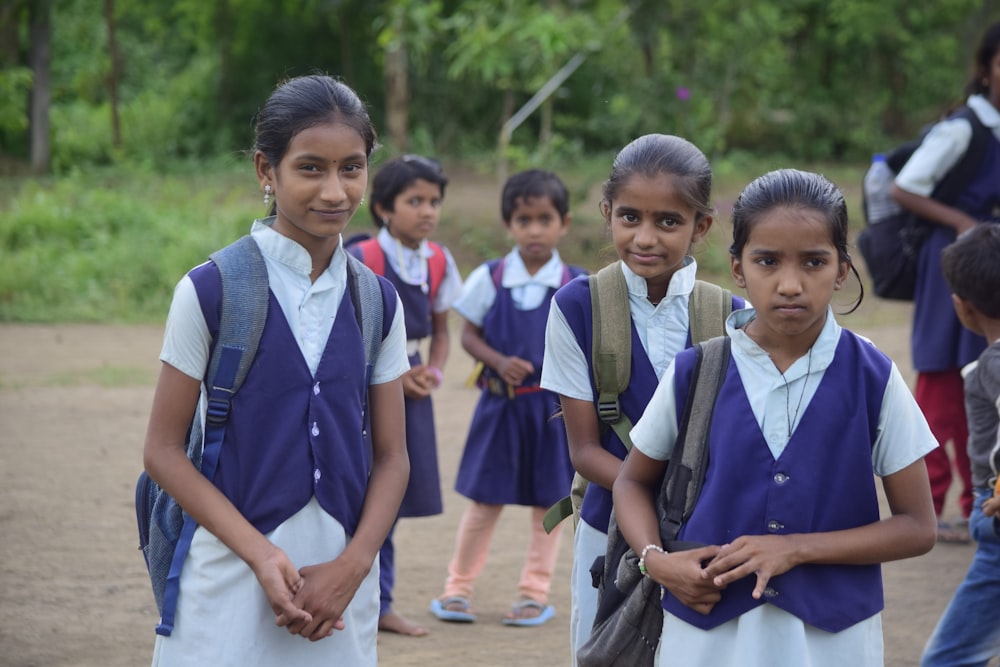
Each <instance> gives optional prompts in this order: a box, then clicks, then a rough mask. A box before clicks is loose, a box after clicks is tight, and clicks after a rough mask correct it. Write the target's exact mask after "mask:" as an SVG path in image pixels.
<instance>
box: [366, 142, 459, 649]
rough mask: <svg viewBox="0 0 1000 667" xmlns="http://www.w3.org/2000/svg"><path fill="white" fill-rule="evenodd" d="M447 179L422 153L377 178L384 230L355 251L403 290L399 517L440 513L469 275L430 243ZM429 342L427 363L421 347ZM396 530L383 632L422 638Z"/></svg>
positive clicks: (385, 578)
mask: <svg viewBox="0 0 1000 667" xmlns="http://www.w3.org/2000/svg"><path fill="white" fill-rule="evenodd" d="M447 184H448V179H447V178H446V177H445V174H444V171H443V170H442V169H441V165H440V164H439V163H438V162H437V161H436V160H432V159H430V158H426V157H423V156H421V155H404V156H402V157H399V158H396V159H394V160H390V161H388V162H386V163H385V164H384V165H382V167H381V168H380V169H379V170H378V173H376V174H375V178H374V179H372V188H371V192H370V193H369V202H370V203H369V210H370V211H371V215H372V220H373V221H374V222H375V225H376V226H377V227H379V232H378V235H377V236H376V237H375V238H372V239H367V240H364V241H360V242H358V243H354V244H352V243H351V242H350V241H348V246H349V247H348V251H349V252H351V253H352V254H354V255H355V256H356V257H358V258H359V259H361V260H362V261H363V262H364V263H365V264H366V265H367V266H368V267H369V268H371V269H372V270H373V271H375V273H377V274H379V275H384V276H385V277H386V278H388V279H389V281H390V282H391V283H392V284H393V286H394V287H395V288H396V292H397V293H398V294H399V296H400V299H401V300H402V302H403V313H404V315H405V322H406V337H407V342H406V344H407V354H408V355H409V360H410V370H408V371H407V372H406V373H405V374H404V375H403V395H404V396H405V399H406V450H407V453H408V454H409V458H410V479H409V483H408V484H407V487H406V495H405V496H403V503H402V505H401V506H400V508H399V516H400V517H418V516H433V515H435V514H440V513H441V511H442V506H441V478H440V474H439V472H438V458H437V437H436V434H435V429H434V406H433V405H432V403H431V393H432V392H433V391H434V390H435V389H437V387H438V386H439V385H440V384H441V373H442V370H443V369H444V365H445V361H446V360H447V358H448V350H449V344H450V339H449V334H448V311H449V310H450V308H451V306H452V303H453V302H454V301H455V299H456V298H458V295H459V293H460V292H461V290H462V278H461V276H460V275H459V273H458V268H457V267H456V266H455V260H454V259H453V258H452V256H451V253H450V252H449V251H448V249H447V248H445V247H444V246H441V245H439V244H437V243H434V242H432V241H430V240H429V237H430V236H432V235H433V233H434V230H435V229H437V226H438V223H439V222H440V219H441V204H442V202H443V200H444V190H445V186H446V185H447ZM428 339H429V341H430V342H429V345H428V359H427V363H426V364H425V363H424V362H423V359H422V357H421V350H420V348H421V346H422V345H423V344H424V342H425V341H427V340H428ZM394 530H395V524H393V529H392V530H390V531H389V535H388V537H386V539H385V543H384V544H383V545H382V549H381V550H380V551H379V586H380V590H381V593H380V596H381V601H380V615H379V630H382V631H387V632H397V633H400V634H404V635H410V636H414V637H420V636H423V635H425V634H427V629H426V628H424V627H423V626H422V625H420V624H418V623H415V622H413V621H412V620H410V619H408V618H406V617H405V616H403V615H402V614H400V613H399V612H398V611H396V610H395V609H394V608H393V604H392V603H393V589H394V588H395V582H396V562H395V561H396V558H395V554H396V550H395V545H394V544H393V540H392V535H393V532H394Z"/></svg>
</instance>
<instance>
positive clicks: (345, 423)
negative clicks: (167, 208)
mask: <svg viewBox="0 0 1000 667" xmlns="http://www.w3.org/2000/svg"><path fill="white" fill-rule="evenodd" d="M189 275H190V277H191V280H192V281H193V282H194V285H195V289H196V291H197V293H198V300H199V301H200V303H201V309H202V314H203V315H204V317H205V322H206V324H207V325H208V330H209V332H210V333H211V335H212V338H213V341H214V340H215V338H216V336H217V334H218V329H219V308H220V306H221V280H220V278H219V272H218V269H217V268H216V267H215V265H214V264H212V263H211V262H209V263H206V264H203V265H201V266H199V267H197V268H195V269H193V270H192V271H191V272H190V274H189ZM380 285H381V287H382V303H383V309H384V317H383V322H384V324H383V331H382V334H383V338H384V337H385V333H386V332H387V331H388V327H389V325H390V324H391V323H392V320H393V317H394V316H395V304H396V300H395V294H394V292H393V290H392V288H391V286H390V285H389V283H388V281H386V280H384V279H380ZM366 389H367V387H366V386H365V352H364V344H363V342H362V339H361V330H360V328H359V327H358V324H357V319H356V317H355V311H354V304H353V302H352V301H351V298H350V296H349V295H348V294H346V293H345V294H344V298H343V300H342V301H341V304H340V309H339V310H338V312H337V315H336V318H335V320H334V323H333V328H332V330H331V332H330V337H329V339H328V340H327V345H326V349H325V350H324V352H323V356H322V359H321V360H320V363H319V366H318V368H317V369H316V375H315V377H313V376H312V374H311V373H310V372H309V368H308V366H307V365H306V361H305V359H304V358H303V357H302V354H301V352H300V351H299V345H298V343H297V342H296V341H295V337H294V336H293V335H292V332H291V329H290V328H289V327H288V323H287V321H286V320H285V316H284V313H283V312H282V310H281V306H280V305H279V304H278V301H277V300H276V299H275V297H274V294H273V293H272V294H271V295H270V300H269V305H268V312H267V320H266V322H265V326H264V333H263V335H262V336H261V339H260V346H259V347H258V349H257V355H256V357H255V358H254V363H253V366H252V367H251V369H250V372H249V373H248V374H247V378H246V381H245V382H244V383H243V386H242V388H241V389H240V391H239V392H238V393H237V394H236V395H235V396H234V398H233V402H232V411H231V413H230V418H229V422H228V424H227V425H226V435H225V440H224V442H223V445H222V450H221V454H220V457H219V466H218V471H217V472H216V475H215V479H214V480H213V481H214V483H215V485H216V487H218V488H219V490H220V491H222V493H223V494H225V496H226V497H227V498H228V499H229V500H230V501H231V502H232V503H233V504H234V505H235V506H236V508H237V509H238V510H239V511H240V513H241V514H243V516H244V517H246V519H247V520H248V521H249V522H250V523H252V524H253V526H254V527H255V528H257V530H259V531H261V532H262V533H267V532H270V531H271V530H273V529H274V528H276V527H277V526H278V525H280V524H281V523H282V522H283V521H285V520H286V519H288V518H289V517H291V516H292V515H293V514H294V513H295V512H297V511H298V510H300V509H301V508H302V507H304V506H305V505H306V503H308V502H309V499H310V498H311V497H312V496H313V495H315V496H316V498H317V500H318V501H319V504H320V506H322V507H323V509H324V510H325V511H326V512H328V513H329V514H330V515H331V516H332V517H333V518H335V519H336V520H337V521H339V522H340V523H341V524H342V525H343V526H344V529H345V530H346V531H347V533H348V534H349V535H353V534H354V531H355V530H356V528H357V525H358V520H359V518H360V514H361V505H362V502H363V501H364V496H365V491H366V489H367V485H368V474H369V471H370V468H371V453H370V451H369V446H368V444H367V443H366V442H365V440H364V437H363V435H362V431H363V425H362V406H363V405H364V400H365V392H366Z"/></svg>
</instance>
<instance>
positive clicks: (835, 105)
mask: <svg viewBox="0 0 1000 667" xmlns="http://www.w3.org/2000/svg"><path fill="white" fill-rule="evenodd" d="M42 10H45V11H47V12H48V15H49V17H50V21H51V38H50V45H51V91H50V92H51V106H50V119H51V160H50V165H51V173H50V174H43V175H37V174H36V175H29V174H27V173H26V170H25V168H24V165H25V164H26V162H27V159H28V155H29V152H30V146H29V136H30V135H29V132H28V129H29V119H28V108H29V107H28V104H27V99H28V96H29V94H30V93H31V91H32V85H33V77H32V70H31V68H30V67H29V62H28V53H29V50H30V48H29V47H30V43H29V39H28V36H29V24H30V22H31V17H32V16H34V15H37V13H38V12H39V11H42ZM109 18H110V19H113V25H114V27H115V35H116V46H117V55H118V58H117V60H115V59H114V58H113V56H112V54H113V53H114V51H113V50H112V49H111V48H110V46H109V40H108V36H109V30H108V28H109V25H112V22H111V21H109ZM998 19H1000V0H935V2H932V3H913V2H910V1H909V0H881V1H879V2H876V1H874V0H700V1H699V2H697V3H693V2H689V1H687V0H547V1H542V0H266V1H265V0H217V1H215V2H204V1H203V0H176V1H175V2H172V3H163V2H160V1H159V0H104V3H103V5H101V3H95V2H93V1H92V0H90V1H88V0H8V2H6V3H4V5H3V6H2V7H0V172H2V174H3V178H0V262H2V266H3V270H2V271H0V320H4V321H53V320H61V321H67V320H78V321H98V320H119V321H158V320H161V319H162V317H163V314H164V312H165V309H166V305H167V304H168V302H169V298H170V291H171V289H172V286H173V284H174V283H175V282H176V280H177V279H178V277H179V276H180V275H181V274H182V273H183V272H184V271H185V270H186V269H187V268H189V267H190V266H192V265H193V264H196V263H198V262H199V261H202V260H203V258H204V257H205V256H206V255H207V253H208V252H209V251H211V250H212V249H214V248H217V247H220V246H221V245H223V244H224V243H226V242H228V241H230V240H232V239H233V238H235V237H236V236H237V235H239V234H241V233H243V232H245V231H246V229H247V223H248V220H249V219H250V218H252V217H253V216H255V215H259V214H260V213H261V208H262V207H261V205H260V203H259V200H258V193H257V188H256V184H255V183H254V181H253V178H252V173H251V169H250V166H249V163H248V161H247V160H246V153H245V150H246V149H247V148H248V146H249V144H250V142H251V141H252V121H253V116H254V113H255V112H256V110H257V108H258V106H259V105H260V104H261V103H262V102H263V100H264V99H265V98H266V96H267V95H268V93H269V92H270V91H271V90H272V89H273V87H274V85H275V83H276V82H277V81H279V80H280V79H282V78H284V77H287V76H293V75H297V74H302V73H308V72H312V71H323V72H329V73H331V74H335V75H337V76H340V77H342V78H343V79H344V80H345V81H346V82H347V83H349V84H350V85H351V86H352V87H354V88H355V89H357V90H358V91H359V93H360V94H361V95H362V97H363V98H364V99H366V100H367V101H368V103H369V105H370V108H371V111H372V115H373V119H374V120H375V122H376V126H377V127H379V129H380V131H381V134H382V141H383V143H384V144H385V146H384V147H383V148H382V150H381V151H380V152H379V154H378V156H377V159H378V160H381V159H385V158H386V157H388V156H389V155H392V154H395V153H396V152H398V151H400V150H402V149H404V148H405V149H409V150H414V151H419V152H424V153H429V154H434V155H438V156H441V157H443V158H444V160H445V162H446V164H447V165H448V171H449V174H450V175H451V176H452V178H453V182H454V186H453V187H452V188H450V189H449V192H448V199H447V201H446V207H445V213H444V219H443V222H442V227H441V233H440V235H439V239H440V240H442V241H443V242H445V243H446V244H447V245H449V247H451V249H452V250H453V252H455V254H456V256H457V257H458V259H459V261H460V264H461V265H462V268H463V270H464V271H467V270H468V269H470V268H471V267H472V266H473V265H474V264H475V263H477V262H479V261H481V260H482V259H484V258H485V257H487V256H490V255H494V254H497V253H498V252H501V251H502V250H503V249H504V248H505V247H506V240H505V239H504V235H503V230H502V228H500V226H499V225H498V223H496V218H497V214H496V193H497V187H496V173H495V171H494V170H495V168H496V149H497V145H498V139H499V134H500V128H501V126H502V124H503V122H504V121H505V120H507V119H509V118H510V116H511V114H512V113H513V112H514V111H516V110H517V109H518V108H519V107H520V106H521V105H523V104H524V103H525V102H526V101H527V100H528V99H529V98H530V97H531V96H532V95H533V94H534V93H535V91H536V90H537V89H538V88H539V87H540V86H541V85H542V84H543V83H544V82H545V81H546V80H548V79H549V77H551V76H552V75H553V74H555V72H556V71H558V70H559V68H560V67H562V66H563V65H565V64H566V63H567V62H568V61H569V60H570V59H571V58H572V57H573V56H574V55H575V54H581V55H583V56H585V57H584V59H583V63H582V65H581V66H580V67H579V69H577V70H576V71H575V72H573V74H572V75H571V76H570V77H569V78H568V79H567V80H566V81H565V82H564V83H563V84H562V85H561V86H560V87H559V89H558V90H557V92H556V94H555V95H554V96H553V97H552V98H550V100H549V101H548V102H547V103H546V104H544V105H542V107H541V108H540V109H539V110H538V111H537V112H535V113H534V114H532V115H531V116H530V117H529V118H528V120H527V121H526V122H525V123H524V124H523V125H522V126H520V127H519V128H517V129H515V130H514V132H513V134H512V136H511V143H510V147H509V149H508V151H507V155H508V157H509V159H510V161H511V168H524V167H528V166H544V167H547V168H552V169H555V170H557V171H558V172H559V173H560V174H561V175H563V176H564V177H565V179H566V180H567V182H568V183H569V184H570V186H571V189H572V191H573V206H574V214H575V220H576V224H575V226H574V230H573V234H572V235H571V239H570V244H569V246H568V247H567V249H566V254H567V256H568V257H569V258H570V259H571V260H573V261H576V262H578V263H582V264H584V265H587V266H590V267H596V266H600V265H601V264H603V263H604V262H605V261H606V260H607V259H608V258H607V256H605V255H602V254H601V252H600V250H601V249H602V248H603V247H604V245H605V240H604V236H603V229H602V226H601V224H600V222H599V220H598V218H597V212H596V193H597V191H598V189H599V185H600V182H601V180H602V179H603V178H604V177H606V175H607V171H608V168H609V166H610V162H611V158H612V156H613V155H614V153H615V151H616V150H617V149H618V148H620V147H621V146H622V145H623V144H624V143H626V142H627V141H629V140H630V139H632V138H634V137H635V136H638V135H640V134H644V133H647V132H668V133H675V134H681V135H683V136H685V137H687V138H689V139H691V140H692V141H693V142H695V143H696V144H697V145H698V146H700V147H701V148H702V149H703V150H705V152H706V153H707V154H709V156H710V158H711V159H712V163H713V167H714V169H715V172H716V176H717V187H716V198H717V205H718V208H719V211H720V214H721V216H720V220H721V222H725V214H726V213H727V207H728V206H730V205H731V201H732V199H733V198H734V197H735V194H736V193H738V191H739V189H740V188H741V187H742V186H743V185H745V184H746V182H747V181H748V180H750V179H751V178H753V177H754V176H756V175H758V174H760V173H761V172H763V171H765V170H766V169H770V168H774V167H778V166H791V165H794V166H799V167H813V168H818V169H822V170H823V171H825V172H827V173H828V174H829V175H831V176H832V177H833V178H834V180H835V181H836V182H838V183H839V184H840V185H841V186H842V187H844V188H845V191H846V192H847V194H848V197H849V201H850V202H851V204H852V208H853V209H854V212H855V215H854V219H855V222H856V221H857V220H858V216H857V215H856V210H857V196H856V195H857V185H858V183H859V181H860V178H861V173H862V171H863V169H864V167H865V164H866V163H867V160H868V158H869V157H870V154H871V153H872V152H873V151H877V150H882V149H884V148H886V147H889V146H891V145H893V144H895V143H897V142H898V141H900V140H902V139H904V138H909V137H910V136H912V135H913V134H914V133H915V132H916V131H917V130H918V129H919V128H920V127H921V126H922V125H924V124H925V123H927V122H929V121H931V120H933V119H934V118H936V117H937V116H939V115H940V114H941V113H942V112H943V111H945V110H946V109H947V108H949V107H950V106H951V105H953V104H955V103H957V102H959V101H960V100H961V99H962V95H961V91H962V88H963V86H964V84H965V82H966V80H967V78H968V75H969V74H970V73H971V70H970V63H971V51H972V49H973V47H974V45H975V43H976V40H977V39H978V37H979V34H980V32H981V30H982V28H983V26H985V25H986V24H987V23H989V22H991V21H993V20H998ZM115 62H117V64H118V67H113V64H115ZM400 67H401V68H402V72H403V73H404V74H405V77H404V78H405V82H406V84H407V85H406V88H405V90H404V93H405V95H404V96H403V97H402V98H401V97H400V95H399V88H398V86H397V87H395V88H394V85H395V84H394V81H397V79H398V77H397V79H392V78H391V77H389V76H388V74H389V73H390V72H396V73H397V74H398V73H399V71H400ZM112 78H113V79H114V83H115V86H114V87H112V85H111V81H112ZM112 88H114V90H116V92H117V94H116V95H115V96H112V94H111V90H112ZM112 99H115V100H116V104H114V105H113V104H112ZM401 99H402V101H401ZM113 111H115V112H117V116H118V117H119V119H120V128H121V132H120V138H118V139H117V140H116V137H115V134H114V132H113V129H112V122H111V118H112V112H113ZM394 112H395V113H396V114H397V116H396V118H398V117H399V114H400V113H402V117H403V118H404V120H405V121H406V125H405V127H404V128H403V131H399V129H398V125H393V123H392V120H393V119H392V117H391V116H392V114H393V113H394ZM387 126H391V127H393V128H395V131H394V132H392V133H390V132H389V131H388V130H387ZM352 227H353V228H354V229H358V228H360V227H367V221H366V220H365V221H355V222H354V223H352ZM725 227H726V225H724V224H720V225H718V226H717V229H719V230H721V231H723V232H725V231H726V229H725ZM724 248H725V241H724V238H723V239H720V240H719V241H718V242H712V243H709V244H708V246H707V247H706V248H705V249H704V251H703V253H704V256H703V257H701V258H700V259H701V261H702V263H703V264H704V265H705V266H706V267H707V268H708V269H709V270H710V271H720V272H721V271H723V270H724V267H725V252H724Z"/></svg>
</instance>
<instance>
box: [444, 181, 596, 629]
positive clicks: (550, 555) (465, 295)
mask: <svg viewBox="0 0 1000 667" xmlns="http://www.w3.org/2000/svg"><path fill="white" fill-rule="evenodd" d="M501 215H502V216H503V221H504V225H505V226H506V227H507V231H508V233H509V234H510V236H511V238H512V239H513V240H514V243H515V246H516V247H515V248H514V249H513V250H511V251H510V253H508V254H507V255H506V256H505V257H502V258H499V259H494V260H491V261H489V262H487V263H486V264H483V265H481V266H479V267H477V268H476V269H475V270H474V271H473V272H472V273H470V274H469V278H468V280H466V281H465V285H464V286H463V288H462V296H461V298H459V300H458V301H457V302H456V303H455V310H456V311H458V313H459V314H460V315H462V317H464V318H465V326H464V329H463V330H462V347H464V348H465V350H466V352H468V353H469V354H470V355H472V357H473V358H474V359H476V360H477V361H480V362H482V364H483V370H482V373H481V374H480V376H479V378H478V379H479V386H480V387H481V389H482V391H481V393H480V396H479V402H478V403H477V404H476V411H475V413H474V414H473V416H472V423H471V424H470V426H469V436H468V438H467V440H466V442H465V449H464V451H463V453H462V461H461V464H460V465H459V469H458V479H457V480H456V482H455V490H456V491H458V492H459V493H460V494H462V495H463V496H465V497H466V498H468V499H469V500H471V501H472V502H471V503H470V505H469V506H468V508H467V509H466V510H465V513H464V514H463V516H462V521H461V524H460V525H459V528H458V534H457V535H456V537H455V552H454V556H453V557H452V559H451V562H450V563H449V564H448V579H447V581H446V582H445V586H444V591H443V593H442V594H441V596H440V597H439V598H435V599H434V600H432V601H431V605H430V610H431V613H433V614H434V615H435V616H436V617H437V618H439V619H440V620H443V621H458V622H471V621H474V620H475V615H474V614H473V612H472V611H471V599H472V593H473V585H474V584H475V581H476V578H477V577H478V576H479V574H480V573H481V572H482V569H483V567H484V566H485V564H486V556H487V554H488V553H489V549H490V541H491V540H492V537H493V532H494V529H495V528H496V524H497V521H498V520H499V518H500V513H501V511H502V510H503V506H504V505H525V506H528V507H530V508H531V541H530V545H529V547H528V555H527V557H526V558H525V562H524V567H523V569H522V570H521V579H520V581H519V582H518V599H517V601H516V602H515V603H514V605H513V607H512V608H511V610H510V612H508V614H507V615H506V616H505V618H504V623H505V624H507V625H519V626H534V625H541V624H543V623H545V622H547V621H548V620H549V619H550V618H552V616H553V614H554V613H555V610H554V609H553V607H552V606H551V605H549V604H548V603H547V601H548V594H549V586H550V584H551V581H552V572H553V570H554V568H555V560H556V557H557V556H558V551H559V533H558V532H553V533H552V534H546V532H545V530H544V529H543V528H542V517H543V516H544V514H545V509H546V508H547V507H548V506H549V505H551V504H552V503H554V502H555V501H556V500H558V499H559V498H561V497H562V496H564V495H566V494H567V493H568V492H569V483H570V478H571V477H572V468H571V466H570V463H569V454H568V453H567V451H566V431H565V429H564V428H563V425H562V423H561V422H559V421H557V420H553V419H552V415H553V413H555V411H556V409H557V407H558V406H557V401H556V397H555V396H554V395H553V394H551V393H550V392H548V391H544V390H543V389H542V388H541V387H540V386H539V378H540V376H541V372H542V351H543V347H544V339H545V321H546V318H547V317H548V314H549V304H550V302H551V301H552V295H553V294H554V293H555V291H556V290H557V289H558V288H559V287H560V286H562V285H563V284H565V283H566V282H568V281H569V280H570V279H572V278H573V277H575V276H577V275H581V274H583V273H584V270H583V269H581V268H579V267H575V266H570V265H568V264H565V263H564V262H563V261H562V259H561V258H560V257H559V251H558V250H557V246H558V244H559V242H560V240H562V238H563V237H564V236H565V235H566V231H567V229H568V227H569V223H570V213H569V193H568V192H567V191H566V186H565V185H563V183H562V181H560V180H559V178H558V177H557V176H556V175H555V174H553V173H551V172H548V171H542V170H540V169H532V170H528V171H523V172H520V173H518V174H514V175H513V176H511V177H510V178H509V179H508V180H507V182H506V183H505V184H504V188H503V193H502V195H501Z"/></svg>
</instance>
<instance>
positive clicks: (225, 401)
mask: <svg viewBox="0 0 1000 667" xmlns="http://www.w3.org/2000/svg"><path fill="white" fill-rule="evenodd" d="M229 407H230V402H229V397H228V396H226V397H225V398H217V397H210V398H209V399H208V409H207V410H206V412H205V421H206V422H208V423H209V424H225V423H226V420H227V419H229Z"/></svg>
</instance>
